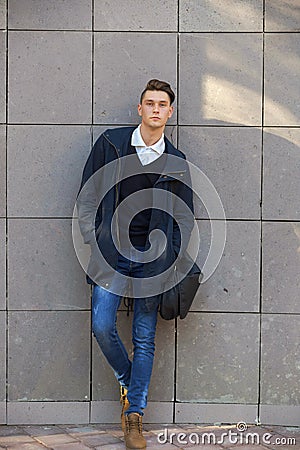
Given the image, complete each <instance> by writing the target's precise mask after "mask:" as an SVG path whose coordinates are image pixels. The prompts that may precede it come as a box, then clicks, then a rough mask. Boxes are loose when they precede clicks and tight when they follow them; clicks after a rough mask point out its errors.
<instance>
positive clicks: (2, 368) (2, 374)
mask: <svg viewBox="0 0 300 450" xmlns="http://www.w3.org/2000/svg"><path fill="white" fill-rule="evenodd" d="M5 399H6V312H5V311H0V405H1V404H2V402H4V401H5ZM0 409H1V406H0ZM0 417H1V413H0ZM0 423H1V420H0Z"/></svg>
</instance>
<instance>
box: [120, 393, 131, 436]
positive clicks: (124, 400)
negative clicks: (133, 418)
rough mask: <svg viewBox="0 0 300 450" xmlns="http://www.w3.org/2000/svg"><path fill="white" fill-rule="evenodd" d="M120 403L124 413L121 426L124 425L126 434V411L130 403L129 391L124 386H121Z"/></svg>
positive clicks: (123, 428)
mask: <svg viewBox="0 0 300 450" xmlns="http://www.w3.org/2000/svg"><path fill="white" fill-rule="evenodd" d="M120 403H121V405H122V412H121V424H122V430H123V432H124V433H125V414H124V413H125V411H127V409H128V408H129V401H128V399H127V389H126V388H125V387H123V386H120Z"/></svg>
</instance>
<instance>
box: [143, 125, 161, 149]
mask: <svg viewBox="0 0 300 450" xmlns="http://www.w3.org/2000/svg"><path fill="white" fill-rule="evenodd" d="M164 129H165V127H161V128H157V129H151V128H149V127H145V126H144V124H143V123H142V124H141V128H140V131H141V136H142V138H143V141H144V142H145V144H146V145H147V147H150V145H153V144H156V142H158V141H159V140H160V138H161V137H162V134H163V132H164Z"/></svg>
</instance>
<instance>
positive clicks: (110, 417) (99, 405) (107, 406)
mask: <svg viewBox="0 0 300 450" xmlns="http://www.w3.org/2000/svg"><path fill="white" fill-rule="evenodd" d="M120 411H121V406H120V402H119V401H108V400H103V401H94V402H91V423H101V424H106V423H108V424H109V423H117V424H120ZM172 421H173V404H172V403H171V402H149V403H148V405H147V408H146V409H145V413H144V416H143V423H144V424H145V423H172ZM148 445H149V442H148Z"/></svg>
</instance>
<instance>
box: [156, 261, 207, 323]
mask: <svg viewBox="0 0 300 450" xmlns="http://www.w3.org/2000/svg"><path fill="white" fill-rule="evenodd" d="M202 278H203V275H202V273H201V271H200V269H199V271H198V272H196V273H189V274H188V275H187V276H186V277H185V278H183V280H181V281H180V283H178V284H176V286H174V287H172V288H171V289H169V290H168V291H166V292H163V293H162V294H161V298H160V310H159V313H160V315H161V317H162V318H163V319H165V320H172V319H176V317H180V319H184V318H185V317H186V315H187V313H188V312H189V310H190V308H191V306H192V303H193V300H194V298H195V295H196V292H197V290H198V288H199V286H200V283H201V279H202Z"/></svg>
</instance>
